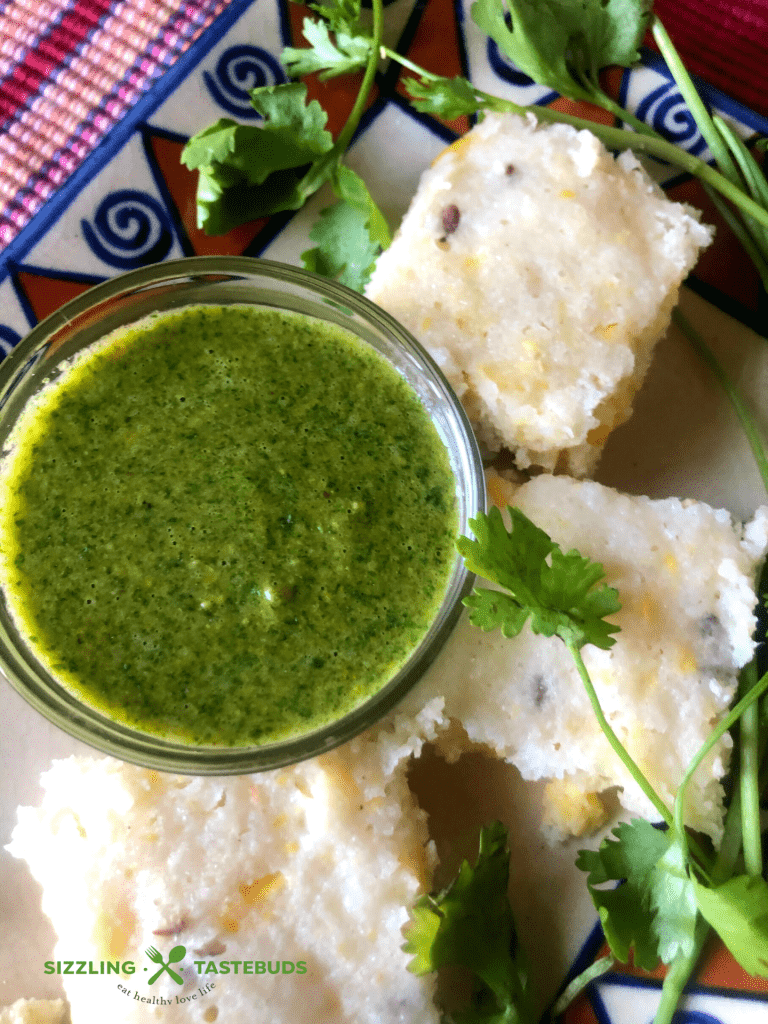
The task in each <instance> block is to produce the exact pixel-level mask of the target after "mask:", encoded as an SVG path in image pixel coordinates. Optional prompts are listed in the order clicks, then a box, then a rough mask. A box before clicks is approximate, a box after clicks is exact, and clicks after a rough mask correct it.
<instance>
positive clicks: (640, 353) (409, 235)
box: [366, 114, 712, 476]
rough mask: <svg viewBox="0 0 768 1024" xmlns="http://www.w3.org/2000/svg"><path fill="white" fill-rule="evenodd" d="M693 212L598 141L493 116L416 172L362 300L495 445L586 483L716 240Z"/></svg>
mask: <svg viewBox="0 0 768 1024" xmlns="http://www.w3.org/2000/svg"><path fill="white" fill-rule="evenodd" d="M698 217H699V214H698V212H697V211H695V210H694V209H692V208H691V207H688V206H685V205H682V204H680V203H673V202H670V201H669V200H668V199H667V198H666V197H665V196H664V194H663V193H662V191H661V190H660V189H659V188H658V187H657V186H656V185H655V184H654V183H653V182H652V181H651V179H650V178H649V177H648V175H647V174H646V173H645V171H644V170H643V169H642V168H641V167H640V165H639V163H638V161H637V159H636V158H635V156H634V155H633V154H631V153H629V152H627V153H623V154H622V155H621V156H619V157H618V159H614V158H613V157H612V156H611V154H610V153H609V152H608V151H607V150H606V149H605V147H604V146H603V144H602V143H601V142H600V141H599V140H598V139H597V138H596V137H595V136H594V135H593V134H592V133H591V132H588V131H577V130H576V129H575V128H572V127H570V126H569V125H562V124H555V125H546V126H544V125H538V124H537V123H536V121H535V119H534V118H533V116H532V115H530V116H529V117H528V119H523V118H520V117H517V116H515V115H513V114H488V115H487V116H486V117H485V119H484V120H483V121H482V123H481V124H479V125H478V126H477V127H475V128H473V129H472V131H470V132H469V133H468V134H467V135H465V136H463V137H462V138H460V139H459V140H458V141H457V142H455V143H454V144H453V145H452V146H451V147H450V148H449V149H447V150H446V151H445V152H444V153H443V154H441V155H440V156H439V157H438V158H437V160H436V161H435V162H434V164H433V165H432V167H431V168H429V169H428V170H427V171H426V172H425V173H424V174H423V176H422V178H421V182H420V184H419V188H418V191H417V193H416V195H415V197H414V199H413V201H412V203H411V206H410V209H409V210H408V212H407V214H406V216H405V218H404V219H403V222H402V224H401V226H400V228H399V230H398V232H397V235H396V237H395V239H394V241H393V243H392V245H391V246H390V248H389V249H387V250H386V251H385V252H384V253H382V255H381V256H380V257H379V260H378V263H377V266H376V269H375V271H374V273H373V276H372V278H371V281H370V283H369V285H368V287H367V289H366V294H367V296H368V297H369V298H370V299H372V300H373V301H374V302H377V303H379V305H381V306H383V307H384V309H386V310H387V311H388V312H390V313H391V314H392V315H393V316H395V317H396V318H397V319H398V320H400V321H401V322H402V323H403V324H404V325H405V326H406V327H407V328H408V329H409V330H410V331H411V332H412V333H413V334H414V335H415V337H416V338H417V339H418V340H419V341H420V342H421V343H422V344H423V345H424V346H425V347H426V348H427V349H428V351H429V352H430V353H431V355H432V356H433V357H434V359H435V360H436V362H437V363H438V365H439V366H440V368H441V369H442V370H443V372H444V373H445V375H446V377H447V378H448V380H449V381H450V383H451V385H452V386H453V388H454V390H455V391H456V393H457V394H458V396H459V397H460V398H461V399H462V402H463V403H464V406H465V408H466V409H467V412H468V414H469V416H470V419H471V420H472V423H473V426H474V427H475V429H476V431H477V432H478V435H479V437H480V439H481V440H482V441H483V442H484V443H485V444H486V445H487V446H488V448H489V449H491V450H498V449H499V448H500V447H506V448H508V449H509V450H511V451H512V452H513V453H514V456H515V459H516V462H517V465H518V466H519V467H520V468H527V467H529V466H539V467H543V468H545V469H548V470H553V469H558V470H561V471H565V472H568V473H570V474H571V475H573V476H589V475H591V474H592V472H593V470H594V468H595V466H596V464H597V462H598V459H599V456H600V453H601V451H602V446H603V444H604V442H605V440H606V438H607V437H608V435H609V433H610V432H611V430H612V429H613V428H614V427H616V426H618V425H619V424H620V423H622V422H624V420H626V419H627V418H628V417H629V416H630V415H631V411H632V408H631V407H632V400H633V397H634V395H635V392H636V391H637V389H638V388H639V387H640V384H641V383H642V381H643V378H644V376H645V373H646V371H647V369H648V366H649V364H650V360H651V355H652V352H653V347H654V345H655V344H656V342H657V341H658V340H659V338H660V337H661V336H662V335H663V334H664V332H665V330H666V329H667V327H668V325H669V321H670V315H671V311H672V308H673V306H674V304H675V302H676V300H677V294H678V288H679V285H680V283H681V281H682V280H683V279H684V278H685V276H686V275H687V273H688V272H689V270H690V269H691V268H692V267H693V265H694V264H695V262H696V259H697V257H698V254H699V251H700V249H701V248H702V247H703V246H706V245H708V244H709V242H710V241H711V238H712V231H711V229H710V228H709V227H705V226H704V225H702V224H700V223H699V220H698Z"/></svg>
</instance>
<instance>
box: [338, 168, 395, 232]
mask: <svg viewBox="0 0 768 1024" xmlns="http://www.w3.org/2000/svg"><path fill="white" fill-rule="evenodd" d="M331 184H332V185H333V190H334V192H335V193H336V195H337V196H338V198H339V199H341V200H343V201H344V202H345V203H349V205H350V206H352V207H354V208H355V209H356V210H358V211H359V212H360V213H361V214H362V215H363V216H364V217H365V218H366V224H367V227H368V234H369V235H370V236H371V239H372V240H373V241H374V242H375V243H376V244H377V245H380V246H381V248H382V249H386V248H387V247H388V246H389V245H390V244H391V242H392V235H391V234H390V232H389V225H388V224H387V221H386V218H385V217H384V214H383V213H382V212H381V210H380V209H379V207H378V206H377V205H376V203H375V201H374V199H373V196H372V195H371V193H370V192H369V191H368V186H367V185H366V184H365V182H364V181H363V179H362V178H361V177H360V175H359V174H356V173H355V172H354V171H353V170H352V169H351V168H350V167H347V166H346V164H339V166H338V167H337V168H336V170H335V172H334V174H333V176H332V178H331Z"/></svg>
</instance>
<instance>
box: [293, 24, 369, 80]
mask: <svg viewBox="0 0 768 1024" xmlns="http://www.w3.org/2000/svg"><path fill="white" fill-rule="evenodd" d="M302 32H303V35H304V38H305V39H306V40H307V42H308V43H309V44H310V45H309V47H303V48H300V49H297V48H295V47H293V46H287V47H286V48H285V49H284V50H283V52H282V54H281V55H280V60H281V62H282V64H283V66H284V67H285V69H286V71H287V72H288V74H289V75H291V76H294V77H298V78H301V77H302V76H304V75H311V74H314V73H315V72H320V80H321V81H325V80H326V79H328V78H334V77H335V76H336V75H346V74H349V73H350V72H352V71H359V70H360V68H363V67H365V65H366V64H367V62H368V57H369V56H370V53H371V46H372V40H371V39H370V37H369V36H365V35H350V34H349V33H348V32H345V31H344V30H343V29H342V28H341V27H339V28H337V30H336V40H335V42H334V41H333V40H332V39H331V37H330V34H329V32H328V26H327V25H326V23H325V22H324V21H313V20H312V19H311V18H305V19H304V26H303V29H302Z"/></svg>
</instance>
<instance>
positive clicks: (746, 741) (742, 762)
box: [739, 659, 763, 877]
mask: <svg viewBox="0 0 768 1024" xmlns="http://www.w3.org/2000/svg"><path fill="white" fill-rule="evenodd" d="M756 685H757V664H756V662H755V660H754V659H753V660H752V661H751V662H750V663H749V665H747V666H746V668H744V670H743V671H742V673H741V689H742V690H743V691H744V692H745V693H749V692H751V691H752V689H753V688H754V687H755V686H756ZM758 733H759V708H758V706H757V702H755V703H754V704H752V705H751V706H750V707H748V708H747V709H746V710H745V711H744V714H743V715H742V716H741V721H740V722H739V793H740V795H741V834H742V843H743V846H744V867H745V868H746V871H747V874H748V875H754V876H756V877H759V876H760V875H762V873H763V847H762V837H761V834H760V789H759V786H758V769H759V767H760V764H759V754H758Z"/></svg>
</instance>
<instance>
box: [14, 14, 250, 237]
mask: <svg viewBox="0 0 768 1024" xmlns="http://www.w3.org/2000/svg"><path fill="white" fill-rule="evenodd" d="M229 2H230V0H175V2H166V0H0V247H4V246H6V245H8V244H9V243H10V242H11V241H12V240H13V238H14V237H15V236H16V235H17V234H18V232H19V231H20V230H21V229H22V228H23V227H24V225H25V224H26V223H27V222H28V221H29V220H30V218H31V217H32V216H33V215H34V214H35V213H36V212H37V211H38V210H39V209H40V207H41V206H42V205H43V203H44V202H45V201H46V199H47V198H48V197H49V196H50V195H51V194H52V193H53V192H54V191H55V190H56V189H57V188H58V187H59V185H61V184H62V183H63V182H64V181H65V180H66V178H67V177H68V176H69V175H70V174H71V173H72V172H73V171H74V170H75V169H76V168H77V167H78V166H79V164H80V163H81V162H82V160H83V159H84V158H85V157H86V156H87V154H88V153H89V152H90V151H91V150H92V149H93V148H94V147H95V146H96V145H97V144H98V143H99V142H100V141H101V139H102V138H103V137H104V135H105V134H106V133H107V132H108V131H109V130H110V128H112V126H113V125H115V124H116V123H117V122H118V121H119V120H120V118H121V117H122V116H123V115H124V114H125V112H126V111H127V110H129V109H130V108H131V107H132V106H133V104H134V103H136V101H137V100H138V99H139V98H140V97H141V95H142V94H143V93H144V92H146V90H147V89H148V88H149V87H150V85H151V84H152V83H153V81H154V80H155V79H156V78H157V77H158V76H159V75H161V74H162V73H163V72H164V71H166V70H167V69H168V68H170V67H171V66H172V65H173V64H174V63H175V62H176V60H177V59H178V58H179V57H180V56H181V55H182V54H183V53H184V52H185V50H187V49H188V48H189V46H190V45H191V44H192V43H193V42H194V41H195V39H197V37H198V36H199V35H200V34H201V33H202V32H203V31H204V30H205V29H206V28H207V27H208V25H210V23H211V22H212V21H213V19H214V18H215V17H216V16H217V15H218V14H220V13H221V12H222V11H223V10H224V9H225V8H226V7H227V5H228V4H229Z"/></svg>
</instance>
